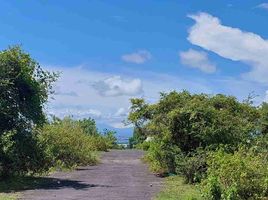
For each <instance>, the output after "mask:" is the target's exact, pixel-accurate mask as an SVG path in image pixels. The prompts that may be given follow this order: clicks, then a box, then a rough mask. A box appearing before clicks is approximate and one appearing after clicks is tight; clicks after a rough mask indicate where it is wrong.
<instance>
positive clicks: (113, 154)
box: [21, 150, 162, 200]
mask: <svg viewBox="0 0 268 200" xmlns="http://www.w3.org/2000/svg"><path fill="white" fill-rule="evenodd" d="M142 155H143V152H142V151H138V150H122V151H121V150H114V151H110V152H107V153H104V154H103V156H102V161H101V164H99V165H97V166H90V167H83V168H78V169H77V170H75V171H73V172H57V173H55V174H54V175H53V176H50V177H47V178H46V181H45V183H44V184H42V185H40V186H39V187H36V188H35V189H30V190H27V191H24V192H23V195H22V198H21V199H23V200H55V199H58V200H70V199H73V200H93V199H94V200H128V199H129V200H149V199H152V197H153V196H154V195H155V194H156V193H157V192H158V191H159V189H160V187H161V181H162V180H161V178H158V177H155V176H154V175H152V174H151V173H149V171H148V169H147V166H146V165H145V164H143V163H142V162H141V161H140V158H141V157H142Z"/></svg>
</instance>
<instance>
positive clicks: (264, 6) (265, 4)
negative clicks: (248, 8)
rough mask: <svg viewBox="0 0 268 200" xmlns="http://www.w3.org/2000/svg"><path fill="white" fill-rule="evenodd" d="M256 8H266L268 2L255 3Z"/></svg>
mask: <svg viewBox="0 0 268 200" xmlns="http://www.w3.org/2000/svg"><path fill="white" fill-rule="evenodd" d="M256 8H262V9H265V10H268V3H261V4H259V5H257V6H256Z"/></svg>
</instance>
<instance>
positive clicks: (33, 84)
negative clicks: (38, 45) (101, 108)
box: [0, 46, 58, 174]
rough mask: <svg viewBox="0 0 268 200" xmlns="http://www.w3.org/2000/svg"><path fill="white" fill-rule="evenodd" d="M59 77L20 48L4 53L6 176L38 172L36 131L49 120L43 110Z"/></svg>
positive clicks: (0, 129) (0, 95)
mask: <svg viewBox="0 0 268 200" xmlns="http://www.w3.org/2000/svg"><path fill="white" fill-rule="evenodd" d="M57 77H58V75H57V73H50V72H48V71H45V70H43V69H42V68H41V67H40V65H39V64H38V63H37V62H36V61H34V60H33V59H32V58H31V57H30V55H29V54H27V53H25V52H24V51H23V50H22V49H21V48H20V47H19V46H14V47H10V48H8V49H6V50H4V51H1V52H0V137H1V138H0V139H1V143H0V145H1V146H0V158H1V160H0V165H1V168H2V169H3V172H2V174H6V173H10V172H17V171H22V172H26V171H28V170H29V169H31V170H34V169H33V167H32V166H33V165H32V164H33V163H36V162H35V161H36V160H35V159H37V157H38V156H39V155H38V153H39V152H35V151H36V148H39V147H38V144H37V143H36V141H35V139H34V134H33V130H34V128H35V127H38V126H42V124H44V123H45V121H46V117H45V114H44V111H43V107H44V105H45V103H46V102H47V100H48V97H49V95H50V94H51V93H53V90H52V84H53V82H55V81H56V79H57ZM7 146H8V147H9V150H8V151H7V150H6V149H7V148H6V147H7ZM0 174H1V172H0Z"/></svg>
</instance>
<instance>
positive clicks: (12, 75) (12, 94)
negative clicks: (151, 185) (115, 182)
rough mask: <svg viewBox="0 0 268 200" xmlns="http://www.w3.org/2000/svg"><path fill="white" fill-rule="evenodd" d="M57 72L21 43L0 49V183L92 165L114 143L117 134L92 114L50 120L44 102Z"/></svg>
mask: <svg viewBox="0 0 268 200" xmlns="http://www.w3.org/2000/svg"><path fill="white" fill-rule="evenodd" d="M58 77H59V74H58V73H57V72H48V71H45V70H43V69H42V68H41V67H40V65H39V64H38V63H37V62H36V61H34V60H33V59H32V58H31V57H30V55H29V54H27V53H25V52H24V51H22V50H21V48H20V47H19V46H15V47H10V48H8V49H7V50H4V51H1V52H0V186H4V185H5V186H9V185H8V184H9V183H11V182H12V183H14V181H11V182H10V180H19V179H20V180H21V177H25V176H35V175H42V174H46V173H48V172H50V171H51V170H55V169H73V168H74V167H76V166H78V165H93V164H96V163H97V162H98V152H99V151H107V150H108V149H110V148H113V147H115V146H116V138H115V136H114V134H115V133H114V132H113V131H109V130H105V131H104V132H103V133H101V132H99V131H98V130H97V128H96V124H95V121H94V119H91V118H89V119H82V120H75V119H72V118H70V117H65V118H64V119H58V118H56V117H53V119H50V120H49V119H48V117H47V115H46V114H45V112H44V106H45V104H46V103H47V101H48V98H49V96H50V95H52V94H53V84H54V83H55V81H56V80H57V78H58ZM15 182H16V181H15ZM11 185H13V184H11ZM15 191H16V189H15ZM1 192H5V190H4V189H3V187H2V188H0V199H12V198H15V197H14V196H12V195H6V194H3V193H2V194H1Z"/></svg>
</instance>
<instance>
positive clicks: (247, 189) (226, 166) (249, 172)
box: [202, 148, 268, 200]
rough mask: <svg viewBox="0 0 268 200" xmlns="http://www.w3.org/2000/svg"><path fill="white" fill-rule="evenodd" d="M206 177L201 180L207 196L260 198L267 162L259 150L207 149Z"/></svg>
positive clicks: (266, 184)
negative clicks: (209, 150) (228, 151)
mask: <svg viewBox="0 0 268 200" xmlns="http://www.w3.org/2000/svg"><path fill="white" fill-rule="evenodd" d="M207 163H208V171H207V178H206V179H204V180H203V181H202V186H203V195H204V196H205V197H206V198H207V199H215V200H217V199H226V200H242V199H261V198H262V197H267V196H268V167H267V166H268V162H267V159H265V158H264V157H263V155H262V154H256V153H254V152H253V151H252V150H246V149H243V148H241V149H239V150H238V151H236V152H235V153H234V154H231V153H225V152H224V151H222V150H219V151H217V152H214V153H210V155H209V158H208V162H207Z"/></svg>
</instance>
